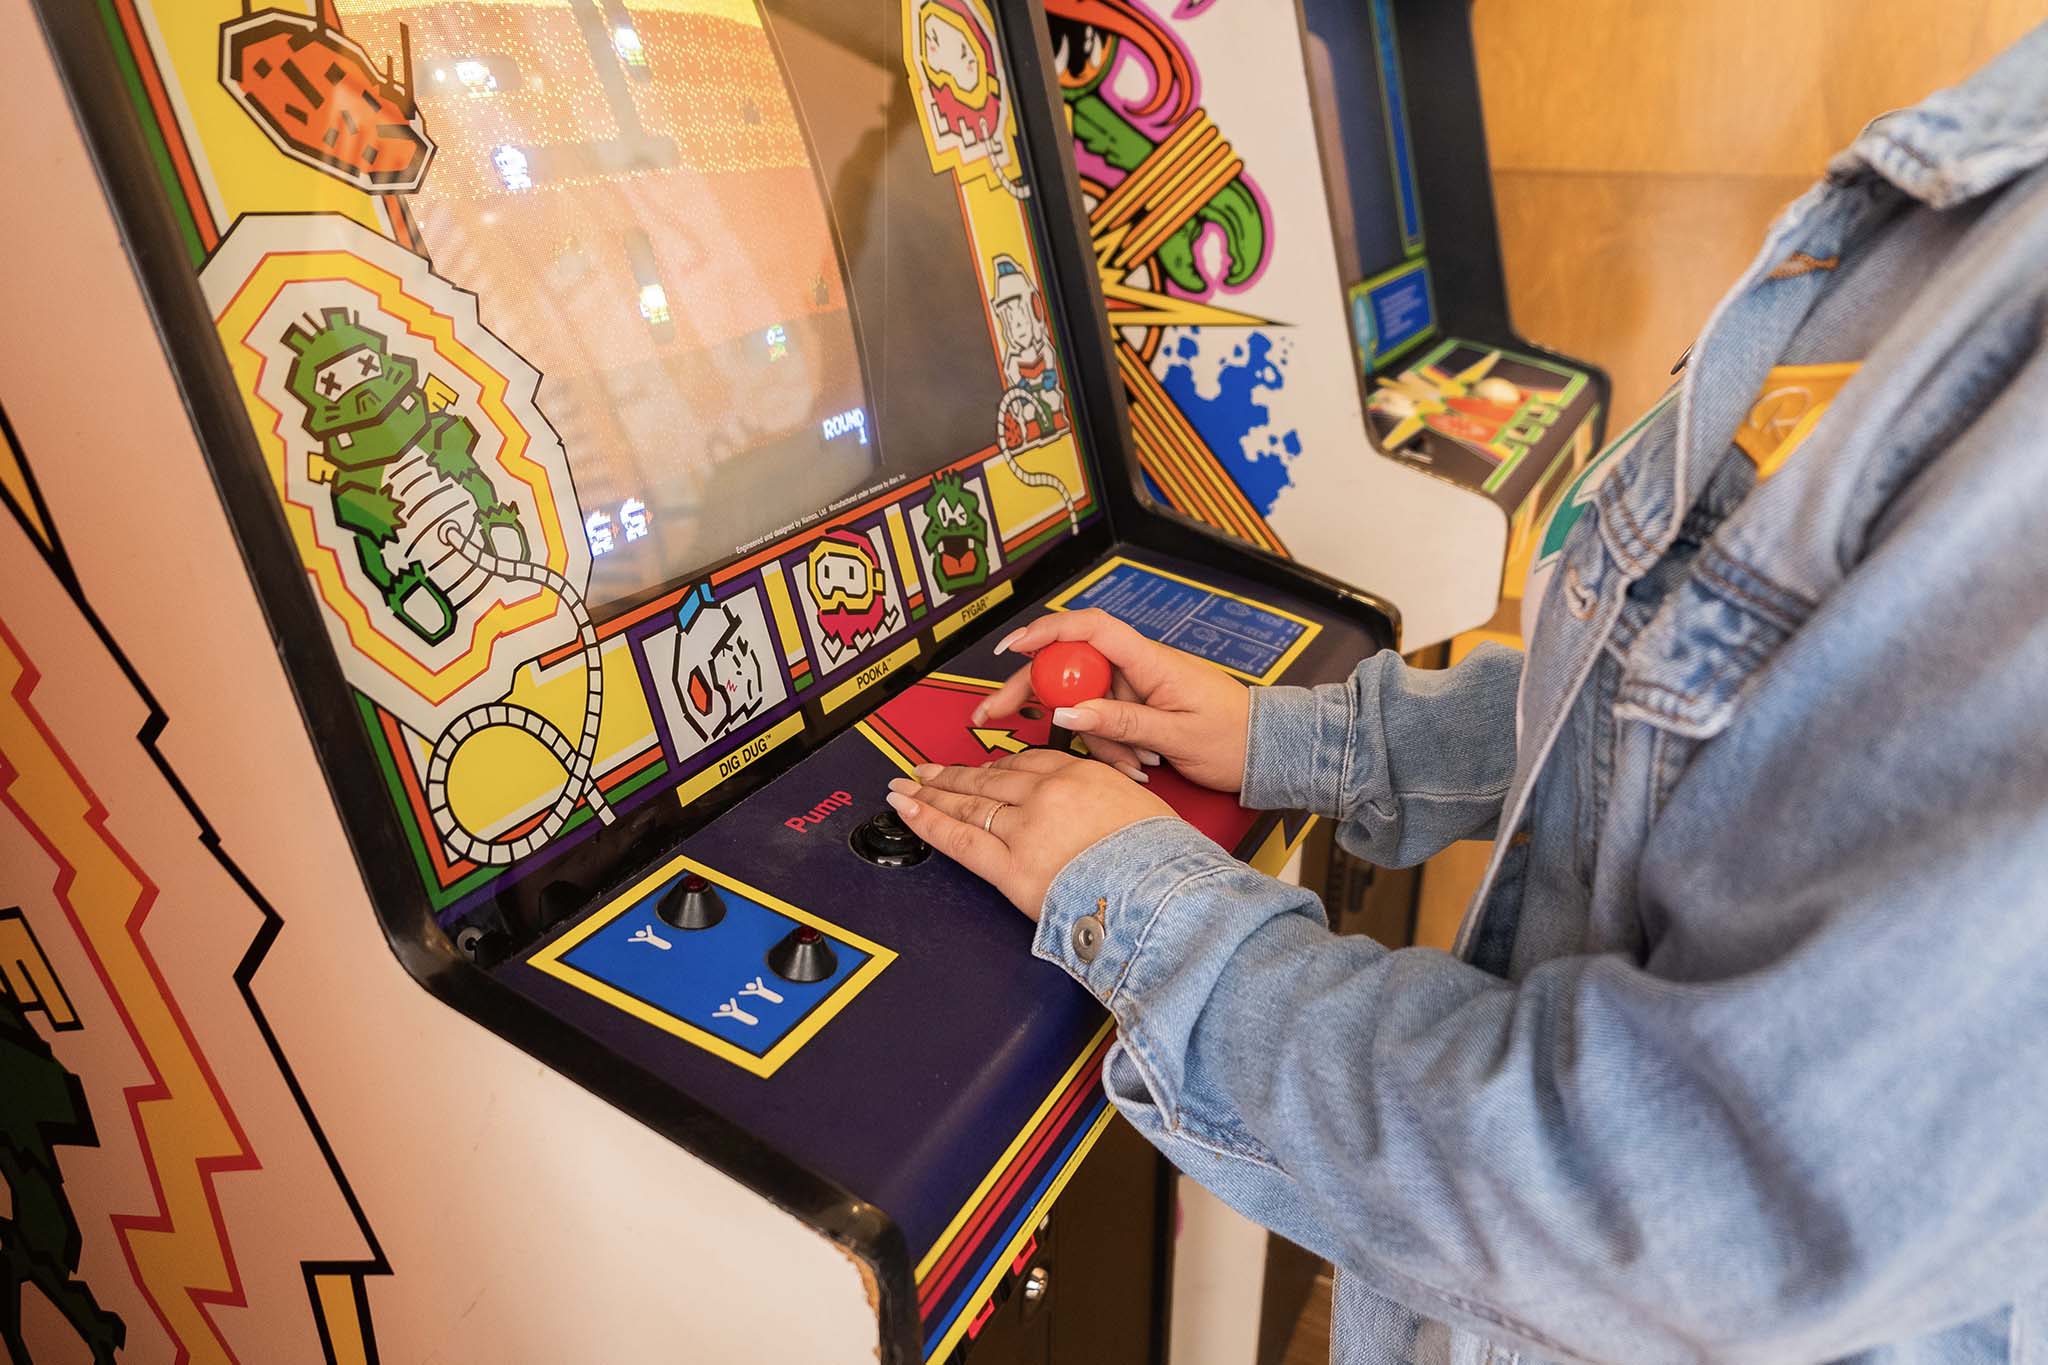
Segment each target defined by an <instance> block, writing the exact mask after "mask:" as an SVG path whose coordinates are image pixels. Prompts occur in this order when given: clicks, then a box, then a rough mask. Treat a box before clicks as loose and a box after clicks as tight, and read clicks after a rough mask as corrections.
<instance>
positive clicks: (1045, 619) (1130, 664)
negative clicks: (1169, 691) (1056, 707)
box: [996, 607, 1188, 696]
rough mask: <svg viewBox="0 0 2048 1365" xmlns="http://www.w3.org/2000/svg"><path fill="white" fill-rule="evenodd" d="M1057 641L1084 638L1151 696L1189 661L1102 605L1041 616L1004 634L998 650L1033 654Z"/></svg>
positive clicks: (1139, 691)
mask: <svg viewBox="0 0 2048 1365" xmlns="http://www.w3.org/2000/svg"><path fill="white" fill-rule="evenodd" d="M1055 640H1084V641H1086V642H1087V643H1089V644H1091V645H1094V646H1095V647H1096V648H1097V649H1099V650H1101V651H1102V656H1103V657H1104V658H1106V659H1108V660H1109V662H1110V663H1111V665H1113V666H1114V667H1116V668H1118V669H1120V670H1122V671H1123V672H1124V673H1126V674H1128V675H1130V680H1131V685H1132V686H1133V687H1135V688H1136V689H1137V691H1138V693H1139V695H1141V696H1142V695H1149V694H1150V693H1151V691H1152V690H1153V689H1154V688H1156V687H1158V686H1159V685H1160V683H1161V682H1163V681H1164V680H1165V678H1166V675H1167V674H1168V673H1169V672H1170V671H1171V670H1172V669H1173V668H1174V667H1175V666H1177V665H1180V664H1185V663H1186V662H1187V661H1188V656H1187V655H1185V654H1182V653H1181V652H1180V651H1179V650H1177V649H1171V648H1168V647H1167V646H1166V645H1162V644H1160V643H1158V642H1157V641H1154V640H1148V639H1146V638H1145V637H1144V636H1142V635H1140V634H1138V632H1137V631H1135V630H1133V629H1131V628H1130V627H1129V626H1127V625H1125V624H1124V623H1123V622H1122V621H1119V620H1117V618H1116V617H1114V616H1111V615H1110V614H1109V613H1108V612H1106V611H1103V610H1102V609H1101V608H1099V607H1088V608H1086V609H1084V610H1081V611H1060V612H1054V613H1052V614H1051V615H1049V616H1041V617H1039V618H1038V619H1037V620H1036V621H1033V622H1032V623H1031V624H1030V625H1028V626H1023V627H1020V628H1018V629H1017V630H1013V631H1011V632H1010V633H1009V634H1008V635H1006V636H1004V637H1003V639H1002V641H1001V642H1000V643H999V644H997V646H996V652H997V653H999V654H1000V653H1003V652H1005V651H1009V650H1015V651H1017V652H1019V653H1024V654H1032V653H1036V652H1037V651H1039V650H1041V649H1043V648H1045V647H1046V646H1047V645H1049V644H1051V643H1052V642H1053V641H1055Z"/></svg>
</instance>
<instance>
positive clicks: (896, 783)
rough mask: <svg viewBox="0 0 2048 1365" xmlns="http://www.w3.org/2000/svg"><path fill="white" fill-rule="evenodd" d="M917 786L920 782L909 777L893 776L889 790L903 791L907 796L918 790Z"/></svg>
mask: <svg viewBox="0 0 2048 1365" xmlns="http://www.w3.org/2000/svg"><path fill="white" fill-rule="evenodd" d="M917 787H918V784H917V783H916V782H913V781H912V780H911V779H909V778H907V777H892V778H890V779H889V790H890V791H892V792H902V793H903V794H904V795H905V796H908V795H910V793H912V792H914V791H916V790H917Z"/></svg>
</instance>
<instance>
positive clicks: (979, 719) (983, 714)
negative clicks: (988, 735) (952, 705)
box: [967, 705, 988, 725]
mask: <svg viewBox="0 0 2048 1365" xmlns="http://www.w3.org/2000/svg"><path fill="white" fill-rule="evenodd" d="M987 719H988V707H987V706H986V705H981V706H977V707H975V708H974V711H973V713H972V714H970V715H969V716H968V717H967V722H968V724H970V725H980V724H982V723H983V722H984V721H986V720H987Z"/></svg>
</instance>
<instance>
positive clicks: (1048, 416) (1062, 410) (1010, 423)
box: [989, 256, 1067, 450]
mask: <svg viewBox="0 0 2048 1365" xmlns="http://www.w3.org/2000/svg"><path fill="white" fill-rule="evenodd" d="M995 267H996V273H995V288H994V290H993V291H991V293H990V296H989V307H990V308H991V309H992V310H994V312H995V317H996V330H997V331H998V332H999V333H1000V334H1001V335H1000V338H999V339H1000V341H1001V343H1002V348H1003V386H1004V388H1003V406H1002V424H1001V425H1002V437H1003V441H1002V444H1003V448H1004V449H1006V450H1014V449H1017V448H1018V447H1020V446H1033V445H1038V444H1040V443H1041V442H1044V441H1048V440H1051V439H1052V438H1053V437H1054V436H1057V435H1058V434H1059V433H1060V432H1063V431H1065V430H1066V429H1067V397H1066V394H1065V392H1063V391H1062V390H1061V388H1060V373H1059V364H1058V361H1057V359H1056V358H1055V357H1054V355H1053V349H1052V331H1051V329H1050V328H1048V327H1047V326H1046V323H1045V299H1044V298H1043V296H1041V295H1040V294H1039V292H1038V286H1037V285H1035V284H1033V283H1032V282H1031V277H1030V276H1028V275H1026V274H1025V273H1024V268H1023V267H1022V266H1020V265H1018V264H1017V262H1016V260H1015V259H1014V258H1012V257H1010V256H997V257H996V258H995Z"/></svg>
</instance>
